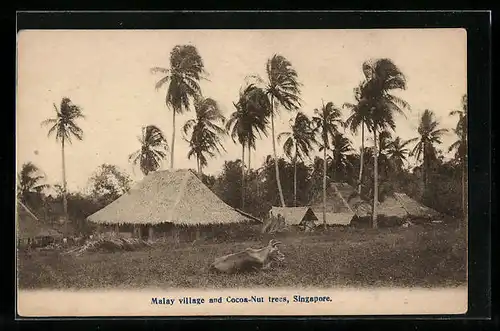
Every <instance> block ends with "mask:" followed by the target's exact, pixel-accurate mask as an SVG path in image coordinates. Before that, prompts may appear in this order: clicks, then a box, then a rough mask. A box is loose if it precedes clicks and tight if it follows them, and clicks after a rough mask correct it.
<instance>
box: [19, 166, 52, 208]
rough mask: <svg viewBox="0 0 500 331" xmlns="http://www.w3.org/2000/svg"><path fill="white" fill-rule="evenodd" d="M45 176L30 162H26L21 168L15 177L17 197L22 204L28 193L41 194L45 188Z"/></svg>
mask: <svg viewBox="0 0 500 331" xmlns="http://www.w3.org/2000/svg"><path fill="white" fill-rule="evenodd" d="M44 180H45V175H44V174H43V173H42V172H41V171H40V169H39V168H38V167H37V166H36V165H34V164H33V163H32V162H26V163H24V164H23V165H22V166H21V171H19V174H18V175H17V197H18V199H19V200H21V201H22V202H23V203H26V201H27V199H28V195H29V194H30V193H33V192H34V193H41V192H42V191H43V189H45V188H47V187H48V185H47V184H43V181H44Z"/></svg>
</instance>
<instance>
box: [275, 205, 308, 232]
mask: <svg viewBox="0 0 500 331" xmlns="http://www.w3.org/2000/svg"><path fill="white" fill-rule="evenodd" d="M278 216H281V217H283V219H284V223H285V225H287V226H291V227H297V228H299V229H301V230H304V231H306V232H309V231H313V230H314V227H315V226H316V223H315V222H316V221H317V220H318V217H316V215H315V214H314V212H313V210H312V209H311V207H272V208H271V210H270V211H269V218H270V219H273V218H276V219H277V218H278Z"/></svg>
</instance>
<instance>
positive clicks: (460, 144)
mask: <svg viewBox="0 0 500 331" xmlns="http://www.w3.org/2000/svg"><path fill="white" fill-rule="evenodd" d="M454 115H458V116H459V117H458V122H457V125H456V127H455V129H453V131H454V133H455V134H456V135H457V136H458V140H457V141H455V142H454V143H453V144H452V145H451V146H450V148H449V151H450V152H451V151H453V150H455V151H456V153H455V159H456V160H457V161H458V162H459V163H460V164H461V166H462V213H463V219H464V222H465V220H466V219H467V183H466V182H467V95H466V94H464V95H463V97H462V109H460V110H454V111H452V112H450V116H454ZM459 226H460V225H459Z"/></svg>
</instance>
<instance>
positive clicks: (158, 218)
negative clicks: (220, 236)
mask: <svg viewBox="0 0 500 331" xmlns="http://www.w3.org/2000/svg"><path fill="white" fill-rule="evenodd" d="M87 219H88V220H89V221H91V222H94V223H106V224H125V223H128V224H159V223H166V222H172V223H174V224H178V225H203V224H229V223H237V222H246V221H250V218H249V217H247V216H244V215H242V214H240V213H239V212H238V211H236V210H235V209H234V208H232V207H230V206H228V205H227V204H225V203H224V202H223V201H222V200H221V199H219V197H217V196H216V195H215V194H214V193H213V192H212V191H211V190H210V189H209V188H208V187H207V186H205V184H203V182H202V181H201V180H200V179H199V178H198V177H197V176H196V175H195V174H194V173H193V172H192V171H191V170H186V169H182V170H175V171H168V170H166V171H156V172H152V173H150V174H149V175H148V176H146V177H145V178H144V179H143V180H142V181H141V182H140V183H138V184H137V185H136V186H135V187H133V188H132V189H131V190H130V191H129V192H128V193H125V194H123V195H122V196H121V197H119V198H118V199H117V200H115V201H113V202H112V203H110V204H109V205H108V206H106V207H104V208H103V209H101V210H99V211H97V212H96V213H94V214H92V215H90V216H89V217H88V218H87Z"/></svg>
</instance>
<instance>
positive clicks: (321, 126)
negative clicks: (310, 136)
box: [313, 102, 342, 229]
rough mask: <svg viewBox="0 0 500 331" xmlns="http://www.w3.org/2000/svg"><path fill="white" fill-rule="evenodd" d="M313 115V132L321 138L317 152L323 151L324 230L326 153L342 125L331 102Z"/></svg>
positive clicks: (324, 215)
mask: <svg viewBox="0 0 500 331" xmlns="http://www.w3.org/2000/svg"><path fill="white" fill-rule="evenodd" d="M314 113H315V115H316V116H314V117H313V121H314V124H315V132H316V133H318V134H319V135H320V136H321V146H320V148H319V150H320V151H323V225H324V226H325V229H326V151H327V150H329V149H330V145H331V143H330V142H331V140H332V139H333V137H334V136H335V134H336V133H337V132H338V126H339V125H342V120H341V110H340V108H338V107H336V106H335V105H334V104H333V102H328V103H327V104H326V105H323V106H322V107H321V110H318V109H315V110H314Z"/></svg>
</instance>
